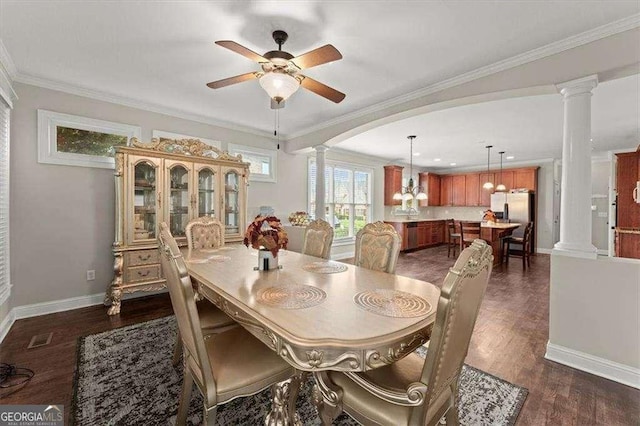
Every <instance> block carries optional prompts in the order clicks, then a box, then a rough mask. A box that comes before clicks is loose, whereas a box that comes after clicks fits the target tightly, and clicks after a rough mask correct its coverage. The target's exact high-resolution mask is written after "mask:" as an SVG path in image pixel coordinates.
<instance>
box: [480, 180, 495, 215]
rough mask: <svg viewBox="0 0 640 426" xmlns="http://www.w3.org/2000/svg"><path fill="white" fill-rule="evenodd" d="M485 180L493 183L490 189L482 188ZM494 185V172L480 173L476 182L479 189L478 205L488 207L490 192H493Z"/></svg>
mask: <svg viewBox="0 0 640 426" xmlns="http://www.w3.org/2000/svg"><path fill="white" fill-rule="evenodd" d="M487 181H489V182H491V183H493V186H494V187H493V188H492V189H484V188H483V185H484V184H485V182H487ZM495 185H496V176H495V173H487V172H484V173H480V182H479V184H478V188H479V191H480V202H479V203H478V205H480V206H482V207H489V206H490V205H491V194H493V192H494V191H495Z"/></svg>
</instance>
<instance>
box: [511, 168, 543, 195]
mask: <svg viewBox="0 0 640 426" xmlns="http://www.w3.org/2000/svg"><path fill="white" fill-rule="evenodd" d="M537 177H538V168H537V167H536V168H526V169H515V170H514V171H513V187H512V188H509V189H520V188H526V189H528V190H531V191H537V190H538V182H537V181H538V179H537Z"/></svg>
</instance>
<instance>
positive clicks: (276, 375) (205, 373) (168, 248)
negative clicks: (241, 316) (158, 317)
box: [159, 222, 295, 425]
mask: <svg viewBox="0 0 640 426" xmlns="http://www.w3.org/2000/svg"><path fill="white" fill-rule="evenodd" d="M159 242H160V245H159V250H160V261H161V263H162V269H163V271H164V274H165V277H166V279H167V287H168V288H169V295H170V297H171V305H172V306H173V311H174V313H175V316H176V320H177V322H178V329H179V330H180V336H181V339H182V343H183V345H184V379H183V382H182V393H181V396H180V403H179V406H178V414H177V419H176V424H178V425H184V424H185V422H186V417H187V412H188V409H189V402H190V400H191V390H192V387H193V383H194V382H195V384H196V386H197V388H198V389H199V390H200V393H202V396H203V399H204V424H205V425H206V424H207V423H208V422H209V421H210V422H211V423H212V424H215V414H216V409H217V406H218V405H219V404H223V403H225V402H228V401H231V400H232V399H235V398H238V397H241V396H247V395H253V394H255V393H257V392H259V391H261V390H262V389H265V388H267V387H269V386H271V385H276V384H277V383H278V382H282V381H285V380H288V379H290V378H291V377H293V375H294V369H293V367H291V366H290V365H289V364H287V363H286V362H285V361H284V360H283V359H282V358H281V357H280V356H279V355H278V354H277V353H276V352H274V351H272V350H271V349H269V348H268V347H267V346H266V345H265V344H263V343H262V342H261V341H259V340H258V339H257V338H255V337H254V336H253V335H251V333H249V332H248V331H247V330H245V329H244V328H243V327H235V328H232V329H230V330H227V331H224V332H222V333H218V334H214V335H212V336H209V337H207V338H206V339H205V338H204V336H203V333H202V327H201V324H200V318H199V316H198V311H197V309H196V304H195V300H194V291H193V286H192V284H191V279H190V278H189V274H188V272H187V267H186V265H185V262H184V259H183V258H182V254H181V253H180V250H179V248H178V245H177V244H176V241H175V239H174V238H173V236H172V235H171V233H170V232H169V228H168V227H167V224H166V223H164V222H163V223H162V224H161V225H160V236H159ZM274 391H275V389H274ZM276 400H277V398H274V401H276ZM290 405H291V404H290ZM280 408H281V407H280ZM281 409H282V408H281ZM294 409H295V407H293V408H291V407H288V408H287V409H286V410H294ZM283 410H284V409H283ZM290 414H291V415H293V414H294V413H293V412H290ZM290 418H293V417H290Z"/></svg>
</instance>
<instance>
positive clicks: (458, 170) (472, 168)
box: [422, 158, 554, 175]
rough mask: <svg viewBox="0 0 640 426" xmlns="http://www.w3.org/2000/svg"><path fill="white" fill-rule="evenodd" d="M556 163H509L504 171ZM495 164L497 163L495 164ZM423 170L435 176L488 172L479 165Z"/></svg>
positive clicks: (539, 161)
mask: <svg viewBox="0 0 640 426" xmlns="http://www.w3.org/2000/svg"><path fill="white" fill-rule="evenodd" d="M553 161H554V159H553V158H540V159H535V160H521V161H509V163H504V170H509V169H515V168H519V167H535V166H541V165H543V164H552V163H553ZM494 164H495V163H494ZM422 168H423V169H427V170H425V171H427V172H430V173H435V174H441V175H448V174H456V173H466V172H486V171H487V166H486V164H485V165H484V166H482V165H478V166H464V167H447V168H442V169H438V170H433V168H431V170H429V167H422ZM499 170H500V166H497V165H496V166H495V167H494V168H493V169H492V171H493V172H499Z"/></svg>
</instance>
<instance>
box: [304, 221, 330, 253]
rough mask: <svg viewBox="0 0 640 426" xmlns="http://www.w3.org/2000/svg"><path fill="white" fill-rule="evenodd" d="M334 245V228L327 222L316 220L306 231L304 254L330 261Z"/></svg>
mask: <svg viewBox="0 0 640 426" xmlns="http://www.w3.org/2000/svg"><path fill="white" fill-rule="evenodd" d="M331 243H333V228H332V227H331V225H330V224H329V222H327V221H326V220H322V219H316V220H314V221H312V222H311V223H309V225H307V228H306V229H305V230H304V242H303V243H302V254H308V255H309V256H315V257H321V258H323V259H329V257H330V256H331Z"/></svg>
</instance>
